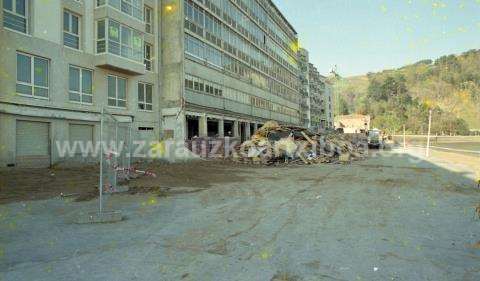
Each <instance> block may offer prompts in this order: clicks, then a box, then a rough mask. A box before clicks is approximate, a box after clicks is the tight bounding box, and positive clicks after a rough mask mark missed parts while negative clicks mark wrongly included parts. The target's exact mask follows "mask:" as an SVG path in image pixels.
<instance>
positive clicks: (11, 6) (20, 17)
mask: <svg viewBox="0 0 480 281" xmlns="http://www.w3.org/2000/svg"><path fill="white" fill-rule="evenodd" d="M28 3H29V1H27V0H3V26H4V27H6V28H9V29H12V30H16V31H18V32H22V33H27V32H28Z"/></svg>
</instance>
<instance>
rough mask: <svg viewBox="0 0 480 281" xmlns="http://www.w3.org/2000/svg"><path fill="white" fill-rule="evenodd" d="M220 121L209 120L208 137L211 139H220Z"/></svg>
mask: <svg viewBox="0 0 480 281" xmlns="http://www.w3.org/2000/svg"><path fill="white" fill-rule="evenodd" d="M218 133H219V132H218V120H215V119H208V121H207V135H208V137H209V138H218Z"/></svg>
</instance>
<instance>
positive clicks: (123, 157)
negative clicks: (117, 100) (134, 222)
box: [99, 108, 132, 212]
mask: <svg viewBox="0 0 480 281" xmlns="http://www.w3.org/2000/svg"><path fill="white" fill-rule="evenodd" d="M100 143H101V153H100V179H99V195H100V200H99V201H100V207H99V208H100V212H102V207H103V206H102V200H103V195H104V194H108V193H113V192H116V191H117V190H118V188H119V186H120V185H122V183H124V182H125V181H127V180H128V179H129V177H130V171H131V149H132V123H131V122H120V121H119V120H118V119H117V118H116V117H115V116H114V115H113V114H111V113H109V112H108V111H107V110H106V109H104V108H102V114H101V119H100Z"/></svg>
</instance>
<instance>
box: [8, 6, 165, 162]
mask: <svg viewBox="0 0 480 281" xmlns="http://www.w3.org/2000/svg"><path fill="white" fill-rule="evenodd" d="M157 2H158V1H156V0H143V1H142V0H128V1H127V0H115V1H112V0H95V1H90V0H88V1H87V0H77V1H74V0H49V1H31V0H3V1H0V3H2V9H1V10H0V50H1V55H0V66H1V68H0V167H5V166H20V167H22V166H23V167H45V166H49V165H51V164H57V163H63V162H65V161H67V162H85V161H95V160H96V159H88V158H85V157H81V155H75V157H70V158H63V157H62V155H61V154H62V153H61V150H62V146H63V145H65V144H66V143H73V142H75V141H83V142H93V143H94V142H96V141H98V140H99V138H100V125H99V120H100V113H101V109H102V107H104V108H106V109H107V110H108V111H109V112H111V113H112V114H114V115H116V116H117V118H118V119H119V120H122V121H131V122H133V123H132V124H133V136H134V139H136V140H138V139H140V140H147V141H149V140H155V139H158V135H159V133H160V131H159V130H160V119H159V114H158V112H160V110H161V109H160V98H159V96H160V94H161V84H160V80H159V78H160V75H159V73H160V72H159V71H160V61H159V60H157V59H155V57H156V54H157V53H158V51H159V47H160V42H159V28H158V27H159V26H160V25H159V24H158V23H159V20H160V19H159V15H160V13H158V11H159V9H160V7H159V5H158V3H157ZM79 153H80V151H79Z"/></svg>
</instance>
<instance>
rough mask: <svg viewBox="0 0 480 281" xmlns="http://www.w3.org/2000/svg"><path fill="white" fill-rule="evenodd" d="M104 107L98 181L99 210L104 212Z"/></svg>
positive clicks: (101, 116) (101, 117)
mask: <svg viewBox="0 0 480 281" xmlns="http://www.w3.org/2000/svg"><path fill="white" fill-rule="evenodd" d="M103 114H104V112H103V107H102V113H101V115H100V182H99V183H98V192H99V199H98V201H99V202H100V203H99V212H100V214H101V213H102V207H103V206H102V193H103V190H102V189H103V153H104V151H103Z"/></svg>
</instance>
